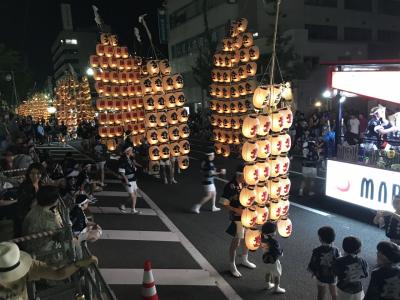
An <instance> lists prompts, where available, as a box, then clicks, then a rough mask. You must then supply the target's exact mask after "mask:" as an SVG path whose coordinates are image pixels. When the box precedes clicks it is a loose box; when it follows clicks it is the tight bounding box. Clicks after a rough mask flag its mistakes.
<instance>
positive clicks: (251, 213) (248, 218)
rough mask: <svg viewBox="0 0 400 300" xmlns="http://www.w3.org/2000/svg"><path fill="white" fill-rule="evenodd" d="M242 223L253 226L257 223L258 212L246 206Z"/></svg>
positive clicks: (247, 226) (249, 226)
mask: <svg viewBox="0 0 400 300" xmlns="http://www.w3.org/2000/svg"><path fill="white" fill-rule="evenodd" d="M241 222H242V225H243V226H244V227H246V228H251V227H253V226H255V225H256V222H257V212H256V210H255V209H253V208H245V209H244V210H243V212H242V216H241Z"/></svg>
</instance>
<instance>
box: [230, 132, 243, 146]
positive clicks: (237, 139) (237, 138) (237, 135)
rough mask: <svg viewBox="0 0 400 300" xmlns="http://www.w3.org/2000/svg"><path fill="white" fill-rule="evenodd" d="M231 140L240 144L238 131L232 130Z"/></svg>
mask: <svg viewBox="0 0 400 300" xmlns="http://www.w3.org/2000/svg"><path fill="white" fill-rule="evenodd" d="M232 140H233V144H235V145H240V143H241V139H240V133H238V132H232Z"/></svg>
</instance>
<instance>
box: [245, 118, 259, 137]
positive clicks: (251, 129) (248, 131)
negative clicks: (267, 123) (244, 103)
mask: <svg viewBox="0 0 400 300" xmlns="http://www.w3.org/2000/svg"><path fill="white" fill-rule="evenodd" d="M258 126H260V122H259V121H258V119H257V116H255V115H249V116H246V118H245V119H244V121H243V127H242V134H243V135H244V136H245V137H247V138H254V137H256V135H257V130H258Z"/></svg>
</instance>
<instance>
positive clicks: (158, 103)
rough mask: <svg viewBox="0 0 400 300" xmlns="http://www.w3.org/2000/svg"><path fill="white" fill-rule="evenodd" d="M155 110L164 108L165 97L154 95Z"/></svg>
mask: <svg viewBox="0 0 400 300" xmlns="http://www.w3.org/2000/svg"><path fill="white" fill-rule="evenodd" d="M153 98H154V104H155V108H156V109H157V110H160V109H164V107H165V96H164V95H156V96H153Z"/></svg>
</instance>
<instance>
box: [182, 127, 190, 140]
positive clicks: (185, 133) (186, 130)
mask: <svg viewBox="0 0 400 300" xmlns="http://www.w3.org/2000/svg"><path fill="white" fill-rule="evenodd" d="M189 134H190V128H189V126H188V125H187V124H182V125H180V126H179V136H180V137H181V138H182V139H186V138H188V137H189Z"/></svg>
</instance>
